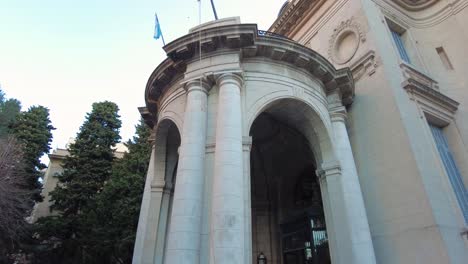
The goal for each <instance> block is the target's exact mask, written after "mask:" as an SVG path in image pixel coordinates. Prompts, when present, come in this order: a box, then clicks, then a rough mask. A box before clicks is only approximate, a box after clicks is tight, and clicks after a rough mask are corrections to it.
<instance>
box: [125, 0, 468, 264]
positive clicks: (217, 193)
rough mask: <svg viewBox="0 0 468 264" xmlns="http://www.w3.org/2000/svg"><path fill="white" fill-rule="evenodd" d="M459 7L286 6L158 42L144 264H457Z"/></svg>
mask: <svg viewBox="0 0 468 264" xmlns="http://www.w3.org/2000/svg"><path fill="white" fill-rule="evenodd" d="M467 5H468V1H466V0H453V1H438V0H421V1H419V0H418V1H412V0H360V1H357V0H328V1H325V0H291V1H287V2H286V3H285V4H284V6H283V7H282V8H281V10H280V13H279V15H278V18H277V19H276V21H274V23H273V25H272V26H271V28H270V30H269V31H270V32H264V31H258V29H257V26H256V25H255V24H241V23H240V21H239V19H236V18H228V19H221V20H218V21H214V22H209V23H206V24H203V25H200V26H199V27H196V28H193V29H191V30H190V32H189V33H188V34H187V35H185V36H182V37H181V38H179V39H177V40H175V41H173V42H171V43H169V44H168V45H166V46H165V47H164V50H165V51H166V53H167V56H168V57H167V59H166V60H164V61H163V62H162V63H161V64H160V65H159V66H158V67H157V68H156V69H155V71H154V72H153V74H152V75H151V76H150V78H149V81H148V84H147V87H146V90H145V100H146V107H144V108H140V112H141V114H142V116H143V117H144V118H145V120H146V122H147V124H148V125H149V126H150V127H152V128H153V131H154V148H153V153H152V157H151V161H150V162H151V164H150V169H149V171H148V176H147V180H146V186H145V193H144V197H143V202H142V208H141V213H140V221H139V226H138V232H137V240H136V244H135V251H134V259H133V262H134V263H216V264H218V263H262V262H261V261H262V260H261V259H263V258H266V260H267V262H268V263H282V264H286V263H287V264H291V263H314V264H317V263H356V264H357V263H358V264H362V263H388V264H393V263H434V264H436V263H437V264H439V263H465V262H466V260H467V259H468V234H467V228H466V226H467V222H468V195H467V190H466V186H467V184H468V162H467V161H468V107H467V105H468V87H467V86H468V82H467V80H468V76H467V75H466V73H467V72H468V67H467V65H468V48H467V47H466V44H465V43H467V42H468V30H467V28H466V25H468V9H467V8H466V6H467Z"/></svg>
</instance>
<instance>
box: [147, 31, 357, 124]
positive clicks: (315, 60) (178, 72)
mask: <svg viewBox="0 0 468 264" xmlns="http://www.w3.org/2000/svg"><path fill="white" fill-rule="evenodd" d="M200 37H201V39H200ZM199 43H201V49H202V53H203V54H204V55H206V54H208V53H214V52H222V51H230V52H232V51H238V52H240V54H241V56H242V58H250V57H267V58H270V59H272V60H276V61H281V62H284V63H288V64H292V65H294V66H295V67H298V68H302V69H304V70H306V71H308V72H310V73H311V74H312V75H314V76H315V77H316V78H317V79H319V80H320V81H321V82H322V83H323V84H324V87H325V88H326V89H327V90H330V91H331V90H335V89H336V88H339V89H340V90H341V94H342V99H343V103H344V104H350V103H351V102H352V98H353V96H354V82H353V77H352V74H351V71H350V70H349V69H348V68H344V69H340V70H337V69H335V67H334V66H333V65H332V64H331V63H330V62H329V61H328V60H327V59H325V58H324V57H322V56H321V55H320V54H318V53H317V52H315V51H313V50H311V49H309V48H306V47H304V46H302V45H300V44H298V43H296V42H294V41H292V40H289V39H287V38H284V37H281V36H278V35H275V34H271V33H269V32H265V31H258V29H257V25H256V24H233V25H224V26H218V27H212V28H207V29H202V30H201V32H200V31H196V32H191V33H189V34H187V35H185V36H182V37H180V38H178V39H176V40H174V41H172V42H171V43H169V44H167V45H166V46H164V47H163V49H164V50H165V51H166V54H167V56H168V58H166V59H165V60H164V61H163V62H162V63H161V64H159V66H158V67H157V68H156V69H155V70H154V71H153V73H152V74H151V76H150V78H149V80H148V83H147V85H146V90H145V102H146V107H147V110H144V109H140V111H143V112H142V115H146V116H147V117H148V118H149V117H155V115H157V112H158V100H159V98H160V97H161V96H162V94H163V93H164V92H165V90H166V89H167V88H169V87H171V86H172V84H173V83H174V82H175V81H177V80H179V81H180V80H181V79H182V78H183V76H184V73H185V70H186V66H187V64H188V63H190V62H191V61H193V60H195V59H197V58H198V50H199ZM152 119H153V120H155V119H154V118H152Z"/></svg>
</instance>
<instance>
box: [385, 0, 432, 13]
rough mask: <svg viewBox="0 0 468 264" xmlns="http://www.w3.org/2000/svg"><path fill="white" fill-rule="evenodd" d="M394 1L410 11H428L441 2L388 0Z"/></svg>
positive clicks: (430, 0)
mask: <svg viewBox="0 0 468 264" xmlns="http://www.w3.org/2000/svg"><path fill="white" fill-rule="evenodd" d="M388 1H393V2H395V3H396V4H398V5H399V6H401V7H402V8H404V9H406V10H408V11H420V10H423V9H426V8H428V7H430V6H432V5H433V4H435V3H437V2H438V1H440V0H388Z"/></svg>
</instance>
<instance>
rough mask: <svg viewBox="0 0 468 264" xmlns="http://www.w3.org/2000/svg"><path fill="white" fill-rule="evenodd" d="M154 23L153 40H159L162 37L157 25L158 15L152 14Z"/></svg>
mask: <svg viewBox="0 0 468 264" xmlns="http://www.w3.org/2000/svg"><path fill="white" fill-rule="evenodd" d="M154 16H155V18H156V21H155V25H154V36H153V38H154V39H159V38H160V37H161V36H162V32H161V26H160V25H159V20H158V14H156V13H155V14H154Z"/></svg>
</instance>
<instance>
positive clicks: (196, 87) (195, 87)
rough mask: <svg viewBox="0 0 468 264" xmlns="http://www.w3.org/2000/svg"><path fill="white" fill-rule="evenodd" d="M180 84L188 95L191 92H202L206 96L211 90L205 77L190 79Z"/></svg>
mask: <svg viewBox="0 0 468 264" xmlns="http://www.w3.org/2000/svg"><path fill="white" fill-rule="evenodd" d="M182 84H184V89H185V90H186V91H187V92H189V93H190V92H192V91H202V92H204V93H206V94H208V91H209V90H210V89H211V84H210V82H208V80H207V79H206V78H205V77H200V78H197V79H191V80H189V81H186V82H183V83H182Z"/></svg>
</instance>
